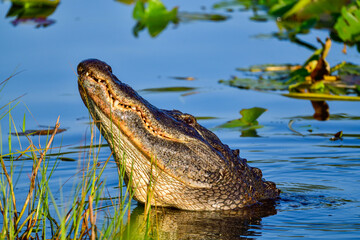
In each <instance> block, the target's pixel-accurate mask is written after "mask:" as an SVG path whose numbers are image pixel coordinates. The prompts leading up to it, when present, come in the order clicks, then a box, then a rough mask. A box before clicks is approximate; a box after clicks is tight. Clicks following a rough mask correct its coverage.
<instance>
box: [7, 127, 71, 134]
mask: <svg viewBox="0 0 360 240" xmlns="http://www.w3.org/2000/svg"><path fill="white" fill-rule="evenodd" d="M65 131H66V129H65V128H58V130H57V131H56V134H58V133H62V132H65ZM53 132H54V129H41V130H26V131H23V132H16V133H11V134H12V135H15V136H29V135H51V134H53Z"/></svg>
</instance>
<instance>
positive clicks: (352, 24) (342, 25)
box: [334, 0, 360, 42]
mask: <svg viewBox="0 0 360 240" xmlns="http://www.w3.org/2000/svg"><path fill="white" fill-rule="evenodd" d="M334 28H335V30H336V31H337V33H338V35H339V37H340V38H341V39H342V40H343V41H347V42H358V41H360V1H359V0H357V1H356V4H353V5H350V6H349V7H348V8H347V7H342V9H341V16H340V17H339V18H338V19H337V22H336V23H335V26H334Z"/></svg>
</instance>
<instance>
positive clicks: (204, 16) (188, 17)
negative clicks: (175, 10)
mask: <svg viewBox="0 0 360 240" xmlns="http://www.w3.org/2000/svg"><path fill="white" fill-rule="evenodd" d="M178 17H179V19H180V21H182V22H190V21H215V22H219V21H225V20H227V19H228V18H229V17H228V16H224V15H221V14H209V13H187V12H181V13H179V14H178Z"/></svg>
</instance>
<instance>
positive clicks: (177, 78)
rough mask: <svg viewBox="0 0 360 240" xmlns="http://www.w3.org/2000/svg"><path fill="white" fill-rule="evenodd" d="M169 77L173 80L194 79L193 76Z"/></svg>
mask: <svg viewBox="0 0 360 240" xmlns="http://www.w3.org/2000/svg"><path fill="white" fill-rule="evenodd" d="M169 78H172V79H175V80H185V81H194V80H195V78H194V77H177V76H175V77H169Z"/></svg>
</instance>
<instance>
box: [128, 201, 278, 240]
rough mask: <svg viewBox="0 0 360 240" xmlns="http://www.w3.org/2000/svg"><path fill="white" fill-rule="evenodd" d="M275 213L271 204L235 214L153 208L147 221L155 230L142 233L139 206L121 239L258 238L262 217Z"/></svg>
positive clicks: (142, 217)
mask: <svg viewBox="0 0 360 240" xmlns="http://www.w3.org/2000/svg"><path fill="white" fill-rule="evenodd" d="M276 213H277V212H276V209H275V204H274V202H273V201H270V202H267V203H264V204H257V205H254V206H252V207H249V208H244V209H241V210H240V211H236V212H235V211H232V212H230V211H225V212H218V211H216V212H214V211H205V212H197V211H181V210H176V209H170V208H157V209H156V208H152V210H151V213H150V222H151V223H153V224H152V226H153V228H154V229H150V230H149V232H148V233H147V234H145V232H146V230H145V229H146V227H145V217H146V216H144V208H143V207H142V206H138V207H137V208H135V209H134V210H133V213H132V214H131V217H130V223H129V224H128V226H127V232H125V233H124V236H126V237H125V238H124V239H167V240H168V239H172V240H175V239H176V240H178V239H194V240H197V239H243V238H244V237H247V236H259V235H260V234H261V232H260V231H261V230H259V229H261V220H262V218H263V217H267V216H271V215H275V214H276ZM254 225H255V226H256V227H255V228H256V229H255V228H254V227H252V226H254ZM136 233H137V234H136ZM146 237H147V238H146Z"/></svg>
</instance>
